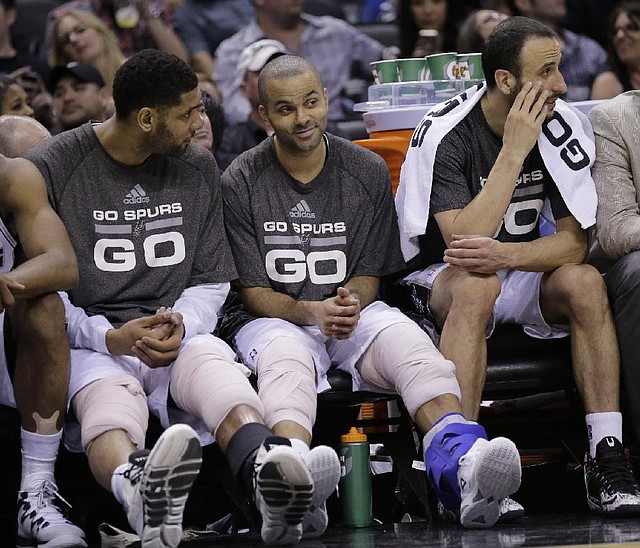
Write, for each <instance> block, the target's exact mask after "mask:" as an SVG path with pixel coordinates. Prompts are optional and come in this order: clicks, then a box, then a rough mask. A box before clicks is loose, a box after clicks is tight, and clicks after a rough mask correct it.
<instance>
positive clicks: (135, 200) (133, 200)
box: [122, 185, 149, 205]
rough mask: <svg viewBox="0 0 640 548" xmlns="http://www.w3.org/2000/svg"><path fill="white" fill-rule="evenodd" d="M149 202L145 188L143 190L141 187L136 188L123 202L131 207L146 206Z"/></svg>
mask: <svg viewBox="0 0 640 548" xmlns="http://www.w3.org/2000/svg"><path fill="white" fill-rule="evenodd" d="M148 201H149V196H147V193H146V192H145V191H144V188H142V187H141V186H140V185H136V186H134V187H133V188H132V189H131V190H130V191H129V192H128V193H127V195H126V196H125V197H124V200H122V202H123V203H125V204H131V205H135V204H146V203H147V202H148Z"/></svg>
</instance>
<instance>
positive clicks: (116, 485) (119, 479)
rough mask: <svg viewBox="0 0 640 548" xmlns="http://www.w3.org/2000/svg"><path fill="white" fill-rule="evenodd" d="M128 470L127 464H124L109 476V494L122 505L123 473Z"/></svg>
mask: <svg viewBox="0 0 640 548" xmlns="http://www.w3.org/2000/svg"><path fill="white" fill-rule="evenodd" d="M127 468H129V463H127V462H125V463H123V464H121V465H120V466H118V467H117V468H116V469H115V470H114V471H113V474H112V475H111V492H112V493H113V496H114V497H115V499H116V500H117V501H118V502H119V503H120V504H121V505H122V504H124V481H123V480H124V473H125V471H126V470H127Z"/></svg>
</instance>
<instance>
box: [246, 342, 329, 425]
mask: <svg viewBox="0 0 640 548" xmlns="http://www.w3.org/2000/svg"><path fill="white" fill-rule="evenodd" d="M257 370H258V393H259V394H260V399H261V400H262V403H263V405H264V413H265V414H264V420H265V423H266V425H267V426H268V427H269V428H272V427H273V425H274V424H277V423H279V422H282V421H286V420H288V421H293V422H295V423H297V424H299V425H300V426H302V427H304V428H305V429H306V430H307V431H308V432H311V430H312V428H313V423H314V422H315V420H316V404H317V390H316V373H315V368H314V363H313V356H312V355H311V352H309V349H308V348H307V347H306V346H304V345H303V344H302V343H301V342H299V341H296V340H294V339H292V338H289V337H278V338H276V339H274V340H273V341H271V343H269V344H268V345H267V346H266V347H265V348H264V349H263V350H262V352H261V353H260V357H259V359H258V366H257Z"/></svg>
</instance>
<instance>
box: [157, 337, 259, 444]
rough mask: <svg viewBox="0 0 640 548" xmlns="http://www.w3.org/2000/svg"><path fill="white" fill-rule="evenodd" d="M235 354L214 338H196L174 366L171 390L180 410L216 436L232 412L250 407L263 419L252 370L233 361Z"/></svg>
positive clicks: (188, 344) (185, 347) (184, 349)
mask: <svg viewBox="0 0 640 548" xmlns="http://www.w3.org/2000/svg"><path fill="white" fill-rule="evenodd" d="M233 358H234V353H233V351H232V350H231V349H230V348H229V347H228V346H227V345H226V344H225V343H224V342H222V341H221V340H220V339H218V338H216V337H214V336H212V335H207V336H202V337H194V338H192V339H190V340H189V341H188V342H187V343H186V344H185V345H184V346H183V347H182V349H181V350H180V354H179V355H178V358H177V359H176V361H175V362H174V364H173V369H172V371H171V382H170V384H169V388H170V391H171V397H172V398H173V401H174V402H175V403H176V404H177V406H178V407H179V408H180V409H182V410H184V411H186V412H187V413H190V414H191V415H193V416H195V417H198V418H200V419H202V420H203V421H204V423H205V424H206V425H207V428H208V429H209V431H210V432H211V433H212V434H213V435H214V437H215V433H216V430H217V429H218V426H220V423H221V422H222V421H223V420H224V419H225V417H226V416H227V415H228V414H229V412H230V411H231V410H232V409H233V408H234V407H237V406H239V405H247V406H249V407H252V408H253V409H255V410H256V411H257V412H258V413H259V414H260V415H263V413H264V409H263V407H262V402H261V401H260V398H259V397H258V394H256V391H255V390H254V388H253V387H252V386H251V383H250V382H249V379H248V378H247V377H248V375H249V373H250V372H249V370H248V369H247V368H246V367H245V366H244V365H242V364H241V363H238V362H235V361H233Z"/></svg>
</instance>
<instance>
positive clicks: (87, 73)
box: [49, 63, 111, 131]
mask: <svg viewBox="0 0 640 548" xmlns="http://www.w3.org/2000/svg"><path fill="white" fill-rule="evenodd" d="M49 89H50V90H51V95H53V110H54V113H55V115H56V118H57V119H58V121H59V122H60V125H61V127H62V131H67V130H69V129H73V128H75V127H78V126H81V125H82V124H84V123H85V122H88V121H89V120H98V121H104V120H105V119H106V118H107V109H108V105H109V104H110V103H111V96H110V95H109V91H108V90H107V88H106V87H105V85H104V80H103V79H102V76H101V75H100V73H99V72H98V71H97V70H96V69H95V68H94V67H92V66H91V65H86V64H84V63H68V64H66V65H58V66H56V67H54V68H53V70H52V71H51V78H50V83H49Z"/></svg>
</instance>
